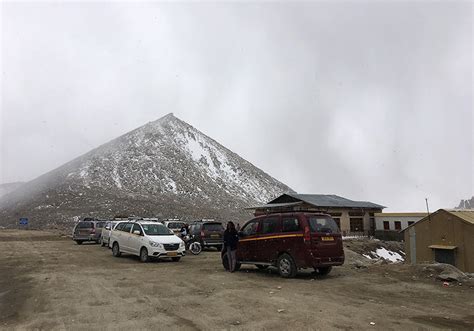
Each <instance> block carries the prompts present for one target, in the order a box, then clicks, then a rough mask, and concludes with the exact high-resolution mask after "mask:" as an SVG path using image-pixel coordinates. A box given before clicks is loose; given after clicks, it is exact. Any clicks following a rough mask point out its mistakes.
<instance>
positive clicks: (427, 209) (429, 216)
mask: <svg viewBox="0 0 474 331" xmlns="http://www.w3.org/2000/svg"><path fill="white" fill-rule="evenodd" d="M425 201H426V211H427V212H428V220H429V221H430V224H431V215H430V208H429V207H428V198H425Z"/></svg>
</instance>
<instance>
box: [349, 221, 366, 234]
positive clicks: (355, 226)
mask: <svg viewBox="0 0 474 331" xmlns="http://www.w3.org/2000/svg"><path fill="white" fill-rule="evenodd" d="M350 222H351V232H363V231H364V219H363V218H351V219H350Z"/></svg>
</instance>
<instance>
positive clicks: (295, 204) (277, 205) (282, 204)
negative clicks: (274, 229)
mask: <svg viewBox="0 0 474 331" xmlns="http://www.w3.org/2000/svg"><path fill="white" fill-rule="evenodd" d="M302 203H303V201H297V202H283V203H271V204H266V205H262V206H255V207H248V208H245V209H264V208H278V207H293V206H297V205H301V204H302Z"/></svg>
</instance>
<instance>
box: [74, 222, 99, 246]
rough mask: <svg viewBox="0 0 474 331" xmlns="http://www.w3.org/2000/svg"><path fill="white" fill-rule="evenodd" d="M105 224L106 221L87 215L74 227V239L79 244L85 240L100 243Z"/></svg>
mask: <svg viewBox="0 0 474 331" xmlns="http://www.w3.org/2000/svg"><path fill="white" fill-rule="evenodd" d="M104 225H105V221H102V220H96V219H95V218H89V217H86V218H84V219H83V220H82V221H79V222H78V223H77V224H76V226H75V227H74V230H73V231H72V240H74V241H75V242H76V243H77V244H78V245H81V244H82V243H83V242H84V241H94V242H96V243H99V242H100V238H101V234H102V228H103V227H104Z"/></svg>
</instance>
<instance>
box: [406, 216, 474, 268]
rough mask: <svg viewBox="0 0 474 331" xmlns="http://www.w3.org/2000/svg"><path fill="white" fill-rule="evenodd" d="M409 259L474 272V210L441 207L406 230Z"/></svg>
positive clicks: (413, 261)
mask: <svg viewBox="0 0 474 331" xmlns="http://www.w3.org/2000/svg"><path fill="white" fill-rule="evenodd" d="M404 238H405V253H406V261H407V262H408V263H411V264H417V263H425V262H427V263H432V262H440V263H448V264H452V265H454V266H456V267H457V268H458V269H460V270H462V271H465V272H474V210H462V209H459V210H458V209H454V210H447V209H440V210H438V211H436V212H435V213H433V214H431V215H429V216H426V217H424V218H423V219H421V220H420V221H418V222H416V223H415V224H413V225H410V226H409V227H407V228H406V229H405V230H404Z"/></svg>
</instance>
